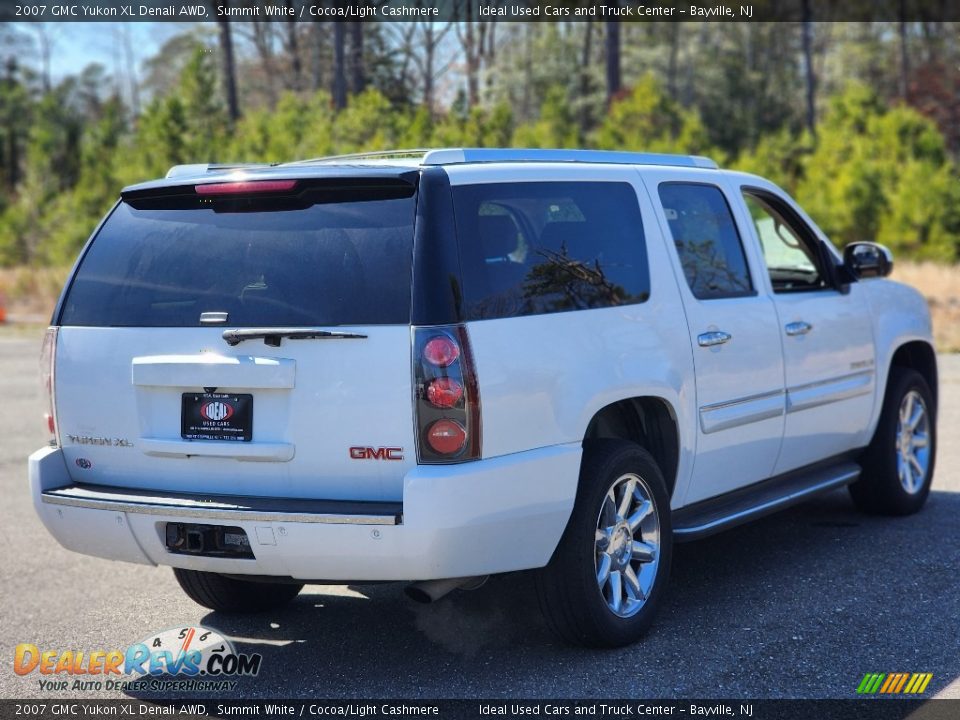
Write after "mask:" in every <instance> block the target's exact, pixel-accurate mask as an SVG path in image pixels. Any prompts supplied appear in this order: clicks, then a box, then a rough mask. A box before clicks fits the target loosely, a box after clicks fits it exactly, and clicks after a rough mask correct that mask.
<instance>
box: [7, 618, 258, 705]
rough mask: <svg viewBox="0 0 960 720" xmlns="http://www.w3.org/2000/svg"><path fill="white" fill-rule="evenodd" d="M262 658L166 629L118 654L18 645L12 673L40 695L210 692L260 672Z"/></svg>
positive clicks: (212, 638) (208, 635) (187, 630)
mask: <svg viewBox="0 0 960 720" xmlns="http://www.w3.org/2000/svg"><path fill="white" fill-rule="evenodd" d="M262 660H263V657H262V656H261V655H259V654H257V653H238V652H237V651H236V650H235V649H234V647H233V643H231V642H230V641H229V640H227V639H226V638H224V637H223V636H222V635H220V634H219V633H218V632H217V631H216V630H211V629H209V628H205V627H201V626H186V627H180V628H172V629H170V630H164V631H163V632H160V633H156V634H154V635H150V636H149V637H147V638H145V639H143V640H142V641H140V642H138V643H134V644H133V645H130V646H129V647H127V649H126V650H120V649H106V650H105V649H94V650H76V649H69V650H59V649H41V648H39V647H38V646H36V645H34V644H31V643H20V644H19V645H17V647H16V649H15V650H14V656H13V671H14V672H15V673H16V674H17V675H21V676H29V675H33V674H36V675H37V676H38V679H37V681H38V683H39V686H40V690H42V691H45V692H50V691H58V690H61V691H70V690H83V691H91V690H122V691H130V690H151V691H158V690H162V691H171V690H178V691H196V692H216V691H228V692H229V691H232V690H234V689H236V687H237V684H238V680H237V679H238V678H241V677H253V676H255V675H257V674H258V673H259V672H260V664H261V662H262Z"/></svg>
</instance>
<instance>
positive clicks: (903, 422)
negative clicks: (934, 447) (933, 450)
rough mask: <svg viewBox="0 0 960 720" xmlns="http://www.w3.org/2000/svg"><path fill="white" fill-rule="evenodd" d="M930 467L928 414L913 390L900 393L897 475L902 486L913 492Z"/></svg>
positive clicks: (918, 395)
mask: <svg viewBox="0 0 960 720" xmlns="http://www.w3.org/2000/svg"><path fill="white" fill-rule="evenodd" d="M929 469H930V413H929V412H927V406H926V404H925V403H924V402H923V397H922V396H921V395H920V393H918V392H917V391H916V390H911V391H910V392H908V393H907V394H906V395H904V396H903V400H902V401H901V402H900V417H899V420H898V421H897V475H898V476H899V478H900V484H901V485H903V489H904V490H906V491H907V492H908V493H910V494H911V495H916V494H917V493H918V492H920V490H922V489H923V485H924V483H925V482H926V480H927V472H928V471H929Z"/></svg>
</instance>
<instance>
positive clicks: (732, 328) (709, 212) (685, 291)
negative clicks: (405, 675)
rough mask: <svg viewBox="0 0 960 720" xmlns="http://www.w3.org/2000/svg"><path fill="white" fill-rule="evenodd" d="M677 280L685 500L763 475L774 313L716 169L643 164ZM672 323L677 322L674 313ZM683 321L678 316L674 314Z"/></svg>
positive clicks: (778, 376)
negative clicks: (683, 343)
mask: <svg viewBox="0 0 960 720" xmlns="http://www.w3.org/2000/svg"><path fill="white" fill-rule="evenodd" d="M643 175H644V178H645V180H646V182H647V187H648V190H649V191H650V193H651V196H652V198H653V200H654V204H655V205H657V208H658V214H659V220H660V223H661V227H662V229H663V233H664V236H665V238H666V240H667V243H668V245H670V246H671V247H670V248H669V252H668V254H669V255H670V257H671V261H672V264H673V270H674V273H675V275H676V277H677V282H678V284H679V285H680V291H681V297H682V298H683V311H684V312H685V314H686V326H685V327H684V325H683V324H680V325H678V328H680V327H683V329H684V331H687V330H688V331H689V333H690V340H691V345H692V348H693V363H694V368H695V372H696V388H697V409H698V418H697V419H698V424H697V452H696V460H695V462H694V469H693V476H692V478H691V481H690V486H689V487H690V489H689V491H688V493H687V496H686V498H685V503H687V504H689V503H692V502H696V501H698V500H703V499H706V498H709V497H713V496H715V495H720V494H723V493H725V492H729V491H731V490H735V489H737V488H739V487H743V486H745V485H749V484H751V483H755V482H758V481H760V480H764V479H766V478H767V477H769V476H770V475H771V474H772V473H773V468H774V465H775V463H776V458H777V453H778V451H779V449H780V441H781V437H782V434H783V415H784V402H785V401H784V390H783V358H782V355H781V351H780V337H779V328H778V324H777V314H776V311H775V309H774V307H773V303H772V302H771V299H770V297H769V296H768V295H767V294H766V293H764V292H759V291H758V289H757V282H756V275H757V270H756V266H755V265H754V266H753V267H751V261H750V259H749V258H750V256H749V254H748V253H746V252H745V250H744V242H743V239H742V238H741V237H740V234H739V232H738V230H737V225H736V222H735V221H734V216H733V213H732V210H731V202H730V200H729V198H728V195H727V188H726V187H725V186H724V184H723V183H722V176H720V175H708V176H706V178H704V173H697V175H696V177H690V176H689V173H686V174H685V173H683V172H682V171H674V170H669V169H662V170H660V169H652V168H651V169H649V170H647V169H645V170H644V172H643ZM678 321H680V319H679V318H678ZM680 322H681V323H682V321H680Z"/></svg>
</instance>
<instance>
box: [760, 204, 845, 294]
mask: <svg viewBox="0 0 960 720" xmlns="http://www.w3.org/2000/svg"><path fill="white" fill-rule="evenodd" d="M743 198H744V200H746V203H747V208H748V209H749V210H750V217H751V219H752V220H753V224H754V227H756V229H757V237H759V238H760V245H761V247H762V248H763V260H764V262H765V263H766V265H767V270H768V272H769V273H770V282H771V284H772V285H773V291H774V292H777V293H784V292H796V291H798V290H820V289H822V288H824V287H827V282H826V281H825V280H824V279H823V275H822V273H821V272H820V270H819V268H818V267H817V265H818V259H817V254H816V252H815V251H814V250H813V249H812V248H811V247H810V244H809V242H808V241H807V240H806V239H805V237H804V234H801V233H800V232H798V231H797V230H794V229H793V228H792V227H791V225H790V224H789V223H788V221H787V220H786V218H785V216H784V213H783V212H782V211H781V210H780V209H778V208H777V206H776V205H775V204H774V203H773V202H772V201H771V200H768V199H766V198H763V197H760V196H756V195H753V194H751V193H750V192H744V194H743ZM806 237H810V233H806Z"/></svg>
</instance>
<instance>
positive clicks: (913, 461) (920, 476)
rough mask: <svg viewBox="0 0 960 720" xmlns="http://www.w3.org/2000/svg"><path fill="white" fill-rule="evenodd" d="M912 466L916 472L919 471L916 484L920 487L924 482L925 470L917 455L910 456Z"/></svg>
mask: <svg viewBox="0 0 960 720" xmlns="http://www.w3.org/2000/svg"><path fill="white" fill-rule="evenodd" d="M910 465H911V466H912V467H913V469H914V470H916V471H917V475H916V484H917V485H919V484H920V483H922V482H923V476H924V474H925V473H924V470H923V466H922V465H921V464H920V461H919V460H917V456H916V455H910Z"/></svg>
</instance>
